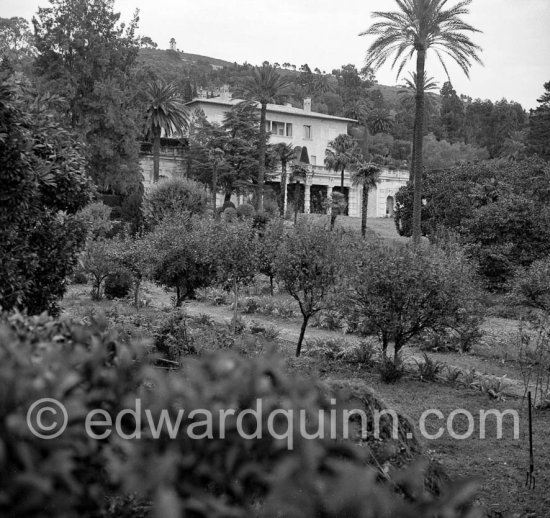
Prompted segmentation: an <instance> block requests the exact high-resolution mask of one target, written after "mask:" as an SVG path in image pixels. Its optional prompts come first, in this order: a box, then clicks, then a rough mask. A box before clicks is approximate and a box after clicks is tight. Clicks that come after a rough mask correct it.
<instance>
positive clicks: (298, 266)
mask: <svg viewBox="0 0 550 518" xmlns="http://www.w3.org/2000/svg"><path fill="white" fill-rule="evenodd" d="M342 239H343V235H342V234H341V233H335V232H331V231H330V230H329V229H326V228H325V227H323V226H320V225H312V224H308V223H306V222H299V223H298V224H297V225H295V226H294V228H293V230H292V231H291V232H289V233H288V234H287V235H286V236H285V238H284V239H283V240H282V242H281V244H280V247H279V250H278V253H277V256H276V259H275V271H276V278H277V279H278V281H280V282H281V284H282V285H283V286H284V288H285V289H286V291H287V292H288V293H289V294H290V295H291V296H292V297H293V298H294V299H296V301H297V302H298V305H299V306H300V311H301V313H302V318H303V320H302V326H301V328H300V336H299V338H298V343H297V344H296V356H300V352H301V350H302V342H303V340H304V335H305V332H306V328H307V324H308V322H309V319H310V318H311V317H312V316H313V315H315V314H316V313H318V312H319V311H321V310H322V309H327V308H328V307H330V304H331V300H330V297H331V295H332V294H333V293H334V291H335V287H336V285H337V283H338V281H339V279H340V277H341V275H342V273H343V272H342V270H343V268H342V266H343V262H342V255H343V254H342Z"/></svg>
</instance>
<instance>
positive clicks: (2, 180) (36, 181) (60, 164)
mask: <svg viewBox="0 0 550 518" xmlns="http://www.w3.org/2000/svg"><path fill="white" fill-rule="evenodd" d="M2 79H3V80H2V81H1V82H0V184H1V185H2V188H1V189H0V271H1V272H2V275H1V276H0V306H1V307H2V309H4V310H11V309H14V308H17V309H20V310H24V309H25V310H27V311H28V313H29V314H35V313H41V312H43V311H50V312H51V313H56V312H57V310H58V306H57V300H58V299H59V298H60V297H61V296H62V295H63V293H64V292H65V289H66V283H65V280H66V278H67V276H68V275H70V274H71V273H72V270H73V268H74V267H75V265H76V263H77V259H78V254H79V252H80V250H81V249H82V248H83V246H84V242H85V238H86V225H85V223H84V222H83V221H81V220H80V219H79V218H78V217H77V216H76V215H75V214H76V212H77V211H78V210H80V209H81V208H83V207H84V206H86V205H87V204H88V203H89V201H90V198H91V195H92V186H91V183H90V180H89V178H88V177H87V176H86V174H85V171H84V158H83V155H82V152H81V143H80V141H79V139H78V136H77V135H75V134H74V133H73V132H71V131H68V130H67V129H66V128H64V127H63V126H61V125H60V124H58V123H57V122H56V118H55V116H54V113H53V112H52V110H51V108H50V104H49V99H48V97H38V96H37V94H36V92H33V91H32V90H30V91H28V92H27V91H23V90H21V89H20V88H19V87H18V86H17V85H15V84H14V83H12V82H11V80H6V79H4V78H2Z"/></svg>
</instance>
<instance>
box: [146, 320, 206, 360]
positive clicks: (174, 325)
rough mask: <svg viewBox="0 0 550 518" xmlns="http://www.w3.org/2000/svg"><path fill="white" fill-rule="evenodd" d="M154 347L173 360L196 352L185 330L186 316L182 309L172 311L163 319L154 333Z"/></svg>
mask: <svg viewBox="0 0 550 518" xmlns="http://www.w3.org/2000/svg"><path fill="white" fill-rule="evenodd" d="M155 347H156V348H157V350H158V351H159V352H161V353H162V354H164V355H165V357H166V359H168V360H170V361H173V362H179V360H180V359H181V357H182V356H185V355H188V354H195V353H196V352H197V349H196V348H195V346H194V345H193V340H192V339H191V337H190V336H189V333H188V331H187V316H186V315H185V313H184V312H183V311H179V310H178V311H174V312H173V313H172V314H170V315H168V316H167V317H166V318H165V319H164V321H163V322H162V324H161V325H160V327H159V329H158V330H157V332H156V333H155Z"/></svg>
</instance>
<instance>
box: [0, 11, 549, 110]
mask: <svg viewBox="0 0 550 518" xmlns="http://www.w3.org/2000/svg"><path fill="white" fill-rule="evenodd" d="M452 3H454V2H451V4H452ZM39 5H40V6H47V5H48V1H47V0H0V16H1V17H11V16H22V17H24V18H27V19H29V20H30V19H31V18H32V16H33V14H34V13H35V12H36V10H37V7H38V6H39ZM394 6H395V2H394V1H393V0H336V1H335V0H195V1H190V0H115V10H117V11H120V12H121V13H122V19H123V20H126V21H127V20H129V19H130V18H131V15H132V12H133V11H134V10H135V9H136V8H139V10H140V34H142V35H147V36H150V37H151V38H152V39H153V41H155V42H156V43H158V45H159V48H167V47H168V42H169V40H170V38H172V37H174V38H175V39H176V42H177V47H178V48H179V49H180V50H183V51H185V52H190V53H194V54H203V55H206V56H211V57H216V58H221V59H226V60H228V61H237V62H239V63H243V62H244V61H247V62H249V63H252V64H261V62H262V61H264V60H268V61H270V62H272V63H274V62H279V63H281V64H282V63H285V62H289V63H291V64H294V65H296V66H297V67H300V65H302V64H304V63H307V64H308V65H309V66H310V67H311V69H312V70H313V69H314V68H315V67H319V68H320V69H321V70H326V71H327V72H330V71H331V70H332V69H333V68H337V67H340V66H341V65H344V64H347V63H353V64H355V65H356V66H357V68H358V69H360V68H361V67H362V66H363V63H364V59H365V52H366V49H367V47H368V44H369V39H367V38H366V37H364V36H362V37H360V36H358V34H359V33H360V32H361V31H363V30H365V29H367V28H368V27H369V25H370V24H371V13H372V11H376V10H393V9H394ZM470 7H471V10H470V15H469V16H468V17H467V18H466V20H467V21H468V22H469V23H471V24H472V25H474V26H475V27H477V28H478V29H480V30H482V31H483V33H482V34H477V35H474V36H473V38H474V40H475V42H476V43H478V44H479V45H481V47H482V48H483V54H482V56H481V57H482V59H483V61H484V63H485V66H484V67H481V66H479V65H477V64H475V65H474V66H473V67H472V70H471V74H470V80H468V79H467V78H466V77H465V76H464V75H463V73H462V72H461V71H460V70H459V69H458V68H457V67H453V66H451V67H450V72H451V79H452V82H453V85H454V87H455V89H456V90H457V92H458V93H459V94H462V93H463V94H467V95H470V96H471V97H474V98H477V97H480V98H482V99H491V100H493V101H495V100H498V99H502V98H503V97H505V98H507V99H508V100H515V101H518V102H520V103H521V104H522V105H523V107H524V108H526V109H529V108H534V107H536V105H537V103H536V99H537V98H538V97H540V96H541V94H542V93H543V84H544V83H545V82H547V81H550V28H549V27H550V0H474V1H473V2H472V5H471V6H470ZM427 70H428V73H429V75H431V76H433V77H435V78H436V79H437V80H438V81H439V82H440V85H441V84H442V83H443V82H444V81H445V80H446V76H445V73H444V72H443V70H442V68H441V66H440V65H438V64H437V62H436V58H435V57H434V56H432V57H431V59H430V55H428V62H427ZM377 79H378V82H379V83H382V84H389V85H393V84H395V83H396V77H395V72H392V71H391V70H390V69H389V68H384V69H381V70H380V71H379V72H378V73H377Z"/></svg>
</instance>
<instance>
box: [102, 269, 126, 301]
mask: <svg viewBox="0 0 550 518" xmlns="http://www.w3.org/2000/svg"><path fill="white" fill-rule="evenodd" d="M131 289H132V276H131V275H130V274H129V273H127V272H118V273H114V274H110V275H108V276H107V278H106V279H105V284H104V287H103V291H104V293H105V297H106V298H108V299H109V300H112V299H123V298H125V297H127V296H128V294H129V293H130V290H131Z"/></svg>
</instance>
